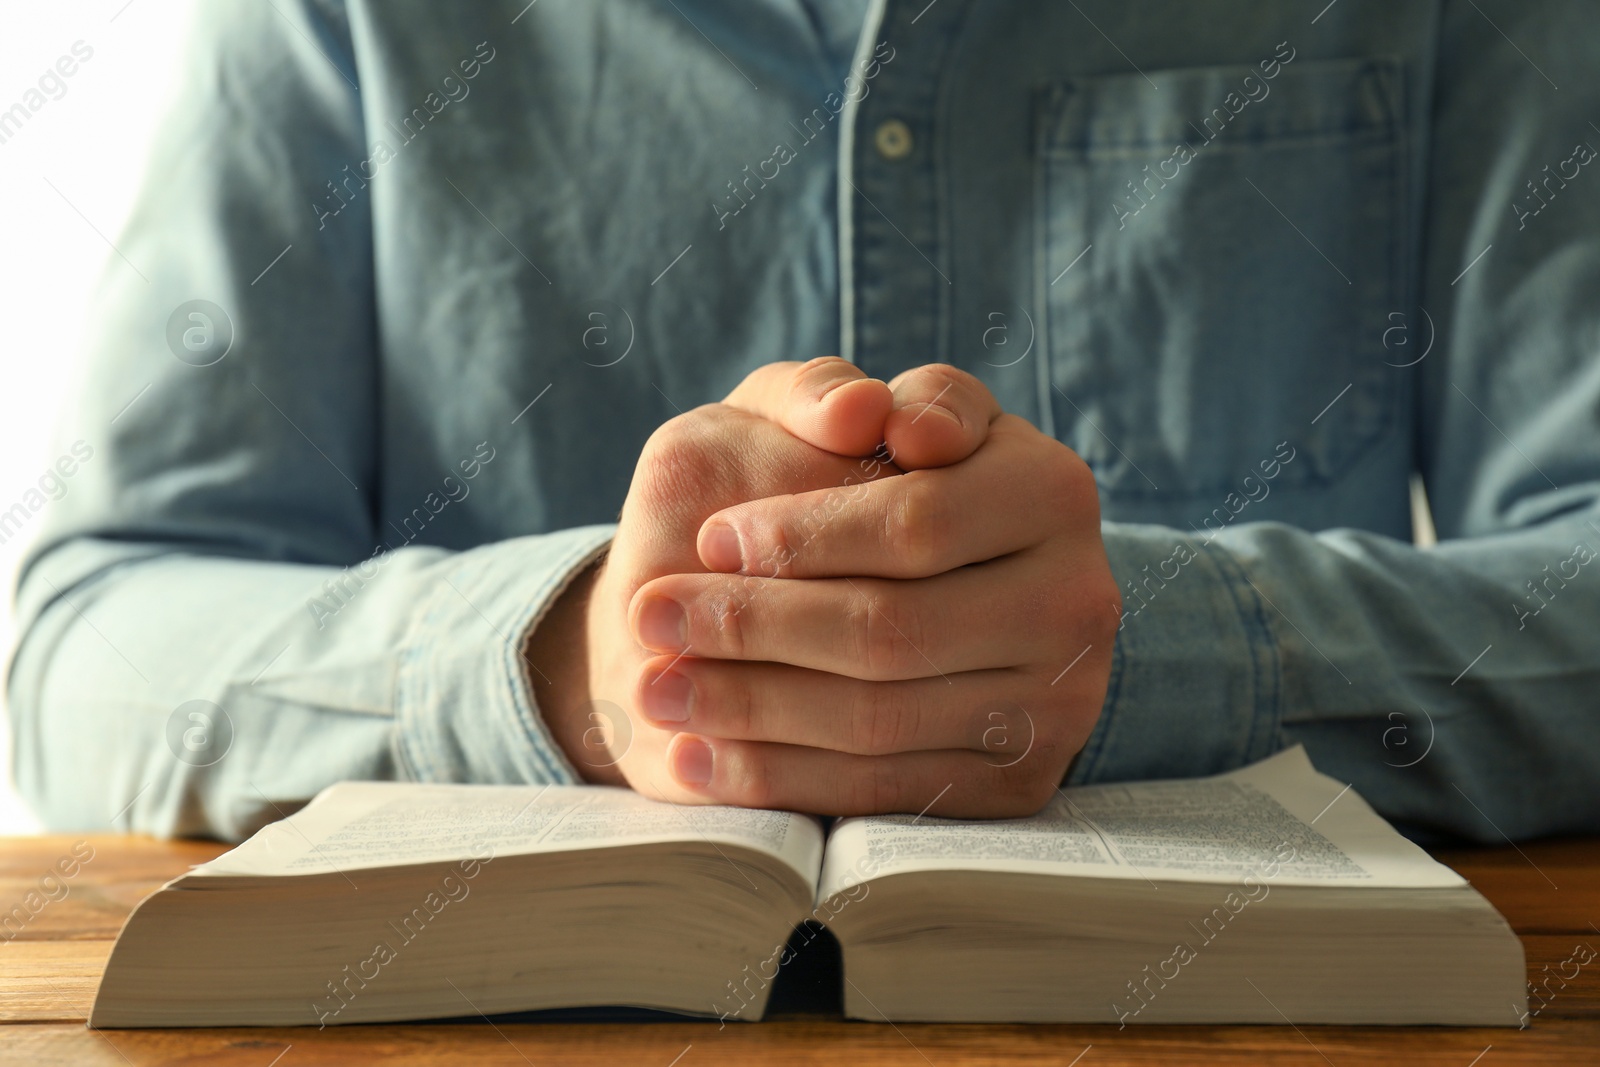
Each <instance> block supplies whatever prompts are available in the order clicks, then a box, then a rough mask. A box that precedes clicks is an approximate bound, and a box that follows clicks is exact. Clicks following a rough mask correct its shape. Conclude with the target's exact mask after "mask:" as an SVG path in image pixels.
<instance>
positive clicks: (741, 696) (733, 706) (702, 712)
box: [694, 664, 756, 740]
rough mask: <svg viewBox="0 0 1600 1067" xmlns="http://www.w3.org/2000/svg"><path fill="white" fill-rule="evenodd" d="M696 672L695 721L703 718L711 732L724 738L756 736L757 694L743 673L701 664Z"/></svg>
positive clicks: (750, 738) (752, 737)
mask: <svg viewBox="0 0 1600 1067" xmlns="http://www.w3.org/2000/svg"><path fill="white" fill-rule="evenodd" d="M695 675H696V676H695V679H694V686H695V691H696V698H695V709H694V712H695V720H696V722H697V723H700V722H702V721H704V722H705V723H706V724H707V726H708V729H709V732H712V733H715V734H718V735H720V736H722V737H730V738H740V739H745V740H754V739H756V733H755V731H756V714H755V696H754V693H753V692H752V690H751V687H750V684H749V682H748V680H747V679H746V677H745V675H744V672H742V671H739V670H733V669H729V668H728V667H726V666H724V665H722V664H701V665H698V666H697V667H696V669H695ZM702 716H703V717H704V718H703V719H702Z"/></svg>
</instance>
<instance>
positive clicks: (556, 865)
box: [89, 748, 1526, 1027]
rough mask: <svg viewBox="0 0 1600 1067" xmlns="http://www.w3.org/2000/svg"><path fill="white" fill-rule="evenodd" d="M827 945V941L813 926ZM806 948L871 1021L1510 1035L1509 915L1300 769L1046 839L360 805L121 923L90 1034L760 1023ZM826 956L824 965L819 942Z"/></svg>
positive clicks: (1101, 806)
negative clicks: (629, 1016)
mask: <svg viewBox="0 0 1600 1067" xmlns="http://www.w3.org/2000/svg"><path fill="white" fill-rule="evenodd" d="M808 920H809V922H807V921H808ZM799 924H805V925H804V926H802V927H801V929H802V930H810V931H813V932H814V931H816V930H817V929H818V928H819V927H825V928H827V929H828V930H831V931H832V933H833V935H834V936H835V937H836V938H837V939H838V941H839V943H840V945H841V946H842V954H843V973H844V989H843V994H844V1005H845V1011H846V1014H848V1015H850V1016H851V1017H854V1018H858V1019H866V1020H876V1021H885V1020H971V1021H1039V1022H1046V1021H1048V1022H1098V1023H1119V1024H1123V1025H1126V1024H1128V1023H1148V1022H1208V1023H1222V1022H1261V1023H1283V1022H1285V1021H1291V1022H1293V1023H1295V1024H1296V1025H1300V1024H1306V1023H1380V1024H1422V1023H1430V1024H1470V1025H1505V1026H1514V1025H1517V1024H1518V1023H1519V1022H1520V1021H1521V1020H1522V1018H1523V1016H1524V1012H1525V1010H1526V996H1525V989H1526V986H1525V972H1524V963H1523V953H1522V945H1521V943H1520V941H1519V940H1518V939H1517V937H1516V936H1515V935H1514V934H1513V933H1512V931H1511V930H1510V928H1509V927H1508V926H1507V925H1506V923H1505V921H1504V920H1503V919H1502V918H1501V916H1500V915H1499V913H1498V912H1496V911H1495V910H1494V908H1493V907H1492V906H1491V905H1490V904H1489V903H1488V901H1486V900H1484V898H1483V897H1482V896H1480V895H1479V894H1478V893H1477V891H1476V890H1474V889H1473V888H1472V887H1471V886H1470V885H1468V884H1467V883H1466V882H1464V881H1463V880H1462V879H1461V878H1460V877H1459V876H1458V875H1456V874H1455V873H1454V872H1453V871H1451V870H1449V869H1448V868H1446V867H1444V866H1442V865H1440V864H1439V863H1437V862H1435V861H1434V860H1433V859H1431V858H1430V857H1429V856H1428V855H1427V854H1426V853H1424V852H1423V851H1422V850H1421V849H1419V848H1418V847H1416V846H1415V845H1413V844H1412V843H1410V842H1409V841H1407V840H1406V839H1405V838H1403V837H1401V836H1400V835H1399V834H1398V833H1397V832H1395V830H1394V829H1393V828H1392V827H1390V826H1389V825H1388V824H1387V823H1386V822H1384V820H1383V819H1381V818H1380V817H1379V816H1378V815H1376V814H1375V813H1374V812H1373V811H1372V810H1371V808H1369V807H1368V806H1367V805H1366V803H1365V802H1364V801H1362V800H1361V799H1360V797H1358V796H1357V795H1356V794H1355V793H1354V792H1353V791H1351V790H1350V789H1349V788H1348V787H1342V786H1341V785H1340V784H1339V783H1337V782H1335V781H1333V780H1332V779H1330V778H1327V777H1324V776H1322V775H1320V774H1318V773H1317V772H1316V771H1314V770H1313V769H1312V767H1311V764H1310V762H1309V761H1308V760H1307V758H1306V756H1305V753H1304V751H1303V750H1301V749H1298V748H1295V749H1290V750H1288V751H1285V752H1283V753H1280V754H1279V755H1277V756H1274V757H1273V758H1271V759H1268V760H1265V761H1263V762H1261V763H1258V764H1255V765H1253V766H1250V767H1247V768H1244V769H1242V770H1239V771H1236V772H1233V773H1231V774H1226V775H1221V776H1218V777H1214V778H1205V779H1195V780H1189V781H1163V782H1137V783H1123V784H1115V785H1096V786H1087V787H1078V788H1071V789H1064V790H1062V791H1061V792H1060V793H1059V794H1058V795H1057V797H1056V798H1055V800H1054V801H1053V802H1052V803H1051V804H1050V806H1049V807H1047V808H1046V809H1045V810H1044V811H1042V812H1040V813H1039V814H1038V815H1035V816H1033V817H1031V818H1027V819H1013V820H1006V821H998V822H963V821H954V820H945V819H937V818H931V817H918V816H910V815H905V816H886V817H873V818H862V819H845V820H841V821H839V822H837V823H836V824H834V825H833V826H832V827H831V829H827V830H825V829H824V826H823V824H822V822H820V821H819V820H817V819H814V818H811V817H808V816H803V815H795V814H790V813H786V812H775V811H752V810H745V809H738V808H721V807H702V808H694V807H679V806H675V805H669V804H660V803H656V802H653V801H650V800H646V799H644V798H642V797H640V796H638V795H637V794H634V793H632V792H629V791H627V790H622V789H612V788H603V787H587V786H544V787H540V786H470V785H425V784H408V783H382V782H345V783H340V784H338V785H335V786H332V787H330V788H328V789H326V790H324V791H323V792H322V793H320V794H319V795H318V796H317V797H316V799H314V800H313V801H312V802H311V803H310V804H308V805H307V806H306V807H305V808H303V809H302V810H301V811H299V812H298V813H296V814H295V815H294V816H293V817H291V818H289V819H285V820H283V821H281V822H277V823H273V824H271V825H269V826H267V827H265V828H264V829H262V830H261V831H260V832H259V833H257V834H256V835H255V836H254V837H252V838H250V840H248V841H246V842H245V843H244V844H242V845H240V846H239V847H238V848H235V849H234V850H232V851H231V852H228V853H226V854H224V855H222V856H220V857H218V858H217V859H216V860H213V861H212V862H210V863H206V864H203V865H201V866H199V867H196V868H195V869H194V870H193V871H191V872H190V873H188V874H186V875H183V876H182V877H180V878H178V879H176V880H174V881H172V882H170V883H169V884H167V885H166V886H165V887H163V888H162V889H161V890H159V891H158V892H156V893H155V894H153V895H152V896H150V897H149V898H147V899H146V900H145V901H144V902H143V903H141V904H140V905H139V907H138V908H137V909H135V911H134V912H133V914H132V915H131V916H130V917H129V919H128V922H127V924H126V926H125V927H124V928H123V931H122V934H121V936H120V937H119V938H118V940H117V943H116V946H115V948H114V950H113V951H112V954H111V958H110V961H109V963H108V964H107V967H106V971H105V975H104V978H103V979H102V981H101V983H100V988H99V992H98V994H97V996H96V998H95V1003H94V1009H93V1012H92V1014H91V1017H90V1020H89V1021H90V1025H92V1026H96V1027H123V1026H204V1025H255V1024H261V1025H298V1024H305V1025H316V1026H325V1025H330V1024H336V1023H352V1022H372V1021H378V1020H398V1019H422V1018H440V1017H450V1016H461V1015H477V1014H480V1013H482V1014H494V1013H497V1012H510V1011H525V1010H533V1009H544V1008H573V1007H585V1006H634V1007H644V1008H655V1009H663V1010H668V1011H674V1012H682V1013H687V1014H694V1015H703V1016H709V1017H713V1018H721V1019H723V1020H724V1021H728V1020H732V1019H740V1020H755V1019H759V1018H761V1016H762V1013H763V1012H764V1011H765V1009H766V1006H767V1001H768V997H769V995H770V993H771V991H772V988H773V984H774V981H775V980H776V979H777V978H778V976H779V973H780V971H781V970H782V968H783V967H784V966H785V964H786V963H788V962H789V956H790V955H791V954H792V951H793V950H792V945H793V943H794V942H793V941H792V940H791V935H792V934H794V935H795V937H796V938H798V937H799V935H798V934H796V933H795V931H796V927H797V925H799ZM812 936H817V935H816V934H815V933H813V935H812Z"/></svg>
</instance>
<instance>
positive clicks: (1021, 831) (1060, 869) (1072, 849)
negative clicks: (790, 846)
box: [818, 746, 1465, 899]
mask: <svg viewBox="0 0 1600 1067" xmlns="http://www.w3.org/2000/svg"><path fill="white" fill-rule="evenodd" d="M919 870H993V871H1014V872H1019V873H1031V874H1059V875H1072V876H1077V877H1088V878H1125V879H1135V880H1140V881H1147V882H1150V883H1152V884H1153V883H1158V882H1162V881H1179V882H1238V881H1240V880H1241V879H1243V878H1245V877H1249V876H1253V877H1255V878H1257V879H1260V880H1265V881H1270V882H1272V883H1273V884H1275V885H1321V886H1385V887H1444V886H1458V885H1464V884H1465V882H1464V881H1463V880H1462V879H1461V877H1460V876H1459V875H1457V874H1456V873H1455V872H1454V871H1452V870H1450V869H1449V868H1448V867H1445V866H1444V865H1443V864H1440V863H1438V862H1437V861H1436V860H1434V859H1433V858H1432V857H1431V856H1429V855H1428V854H1427V853H1426V852H1424V851H1423V850H1422V849H1420V848H1418V847H1417V846H1416V845H1414V844H1412V843H1411V842H1410V841H1407V840H1406V839H1405V838H1403V837H1401V836H1400V834H1399V833H1398V832H1397V831H1396V830H1395V829H1394V828H1393V827H1391V826H1390V825H1389V824H1388V823H1386V822H1384V821H1383V819H1382V818H1380V817H1379V816H1378V815H1377V813H1375V812H1374V811H1373V810H1372V809H1371V808H1370V807H1368V806H1367V803H1366V802H1365V801H1364V800H1362V799H1361V798H1360V797H1359V796H1357V795H1356V794H1355V792H1354V791H1353V790H1351V789H1349V788H1348V787H1347V786H1344V785H1342V784H1341V783H1339V782H1336V781H1334V780H1333V779H1331V778H1328V777H1326V776H1325V775H1321V774H1318V773H1317V772H1316V771H1315V770H1314V769H1313V768H1312V766H1311V761H1310V760H1309V759H1307V758H1306V754H1305V750H1304V749H1303V748H1301V747H1299V746H1296V747H1294V748H1292V749H1288V750H1286V751H1284V752H1280V753H1279V754H1277V755H1276V756H1273V757H1271V758H1269V759H1266V760H1262V761H1261V762H1260V763H1256V764H1252V765H1251V766H1249V767H1245V768H1242V769H1241V770H1238V771H1234V772H1231V773H1229V774H1224V775H1218V776H1217V777H1214V778H1197V779H1191V780H1175V781H1160V782H1122V783H1115V784H1107V785H1092V786H1078V787H1074V788H1071V789H1063V790H1061V791H1059V792H1058V794H1057V795H1056V798H1055V799H1054V800H1053V801H1052V802H1051V804H1050V805H1049V806H1048V807H1047V808H1045V810H1044V811H1042V812H1040V813H1039V814H1038V815H1035V816H1033V817H1031V818H1027V819H1009V820H1001V821H994V822H964V821H960V820H953V819H936V818H929V817H926V816H923V817H916V816H909V815H894V816H875V817H872V818H865V819H846V820H844V821H842V822H840V823H839V824H838V825H837V826H835V827H834V829H833V833H832V834H831V835H830V836H829V838H828V848H827V854H826V857H825V859H824V862H823V871H822V881H821V884H820V886H819V889H818V897H819V899H826V898H828V897H830V896H832V895H833V894H835V893H838V892H841V891H843V890H845V889H848V888H850V887H851V886H852V885H856V884H858V883H860V882H864V881H867V880H868V879H870V878H874V877H880V876H883V875H888V874H900V873H904V872H908V871H919Z"/></svg>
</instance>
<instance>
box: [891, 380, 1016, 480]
mask: <svg viewBox="0 0 1600 1067" xmlns="http://www.w3.org/2000/svg"><path fill="white" fill-rule="evenodd" d="M889 388H890V389H892V390H893V391H894V409H893V410H892V411H890V412H889V417H888V419H887V421H886V422H885V424H884V432H883V439H884V442H885V444H886V445H887V446H888V455H889V458H890V460H891V461H893V463H894V464H895V466H897V467H899V468H900V469H901V470H922V469H925V468H928V467H945V466H949V465H950V464H952V463H959V462H960V461H961V460H964V459H966V458H967V457H968V456H970V455H972V453H974V452H976V451H977V450H978V446H979V445H981V444H983V442H984V441H985V440H987V439H988V437H989V426H990V424H991V423H993V422H994V420H995V419H998V418H999V417H1000V415H1001V410H1000V402H999V401H998V400H996V399H995V398H994V394H993V393H991V392H989V390H988V388H987V387H986V386H985V385H984V384H983V383H982V382H980V381H979V380H978V379H976V378H974V377H973V376H972V375H970V374H968V373H967V372H966V371H964V370H958V369H956V368H955V367H952V366H949V365H948V364H944V363H930V364H928V365H927V366H924V367H916V368H914V369H912V370H908V371H906V372H904V373H903V374H900V375H899V376H898V377H896V378H895V379H894V380H893V381H892V382H890V383H889Z"/></svg>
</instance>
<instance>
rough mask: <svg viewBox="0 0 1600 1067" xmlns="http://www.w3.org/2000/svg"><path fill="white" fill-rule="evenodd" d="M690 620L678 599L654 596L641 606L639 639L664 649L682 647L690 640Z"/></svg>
mask: <svg viewBox="0 0 1600 1067" xmlns="http://www.w3.org/2000/svg"><path fill="white" fill-rule="evenodd" d="M688 629H689V621H688V619H687V617H686V616H685V615H684V614H683V608H681V607H679V606H678V602H677V601H676V600H668V599H667V598H666V597H664V596H653V597H651V598H649V599H648V600H646V601H645V602H644V604H643V605H642V606H641V607H640V608H639V640H640V642H641V643H643V644H644V645H645V646H646V647H649V648H659V649H662V650H663V651H676V650H678V649H681V648H682V647H683V645H684V642H685V641H687V640H688V637H689V634H688Z"/></svg>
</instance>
